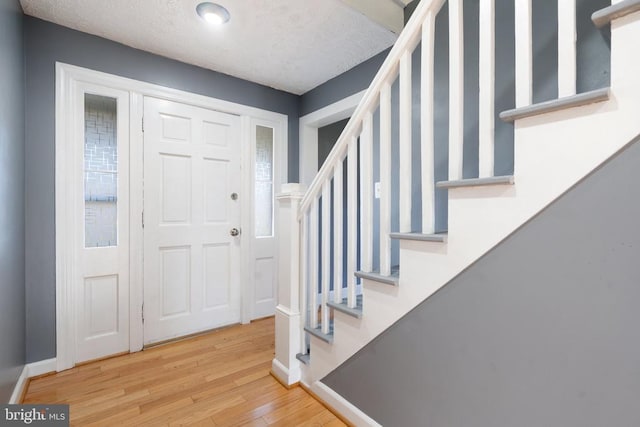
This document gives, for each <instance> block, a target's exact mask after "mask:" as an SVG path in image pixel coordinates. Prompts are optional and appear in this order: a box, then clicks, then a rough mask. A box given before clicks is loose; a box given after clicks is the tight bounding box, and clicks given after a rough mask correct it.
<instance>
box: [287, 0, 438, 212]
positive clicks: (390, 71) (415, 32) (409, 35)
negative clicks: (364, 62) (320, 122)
mask: <svg viewBox="0 0 640 427" xmlns="http://www.w3.org/2000/svg"><path fill="white" fill-rule="evenodd" d="M444 2H445V0H422V1H421V2H420V4H419V5H418V6H417V7H416V9H415V10H414V12H413V15H412V16H411V18H410V19H409V21H408V22H407V25H406V26H405V28H404V29H403V31H402V32H401V34H400V36H399V37H398V40H397V41H396V43H395V44H394V46H393V48H391V51H390V52H389V55H387V58H386V59H385V60H384V62H383V63H382V67H380V69H379V70H378V72H377V73H376V75H375V77H374V78H373V81H372V82H371V84H370V85H369V88H368V89H367V91H366V92H365V94H364V97H363V98H362V100H361V101H360V103H359V104H358V106H357V107H356V110H355V111H354V113H353V115H352V116H351V118H350V119H349V121H348V122H347V125H346V126H345V128H344V130H343V131H342V133H341V134H340V137H339V138H338V140H337V141H336V144H335V145H334V146H333V149H332V150H331V152H330V153H329V155H328V156H327V159H326V160H325V162H324V164H323V165H322V167H321V168H320V170H319V171H318V173H317V174H316V176H315V177H314V179H313V181H312V182H311V185H310V186H309V189H308V190H307V192H306V193H305V195H304V198H303V199H302V202H301V203H300V208H299V211H298V220H301V219H302V216H303V215H304V213H305V212H306V211H308V210H309V209H310V208H311V205H312V202H313V200H314V199H316V198H318V197H319V196H320V193H321V192H322V186H323V184H324V182H325V181H327V180H329V179H331V178H332V175H331V173H332V171H333V169H334V168H335V167H336V164H337V163H338V162H342V161H343V160H344V158H345V156H346V153H347V148H348V144H349V141H350V140H351V138H353V137H357V136H358V134H359V133H360V130H361V125H362V122H363V120H364V118H365V115H366V114H367V113H368V112H370V111H371V110H372V109H373V107H374V105H375V104H376V101H377V100H378V97H379V94H380V91H381V89H382V86H383V85H384V84H385V83H386V82H387V80H388V79H389V78H391V76H395V74H397V70H398V67H399V63H400V59H401V58H402V55H403V54H404V53H405V52H406V51H407V50H413V48H414V47H415V46H416V45H417V44H418V42H419V41H420V39H421V36H422V25H423V23H424V21H425V19H426V17H427V16H428V14H429V13H430V12H431V13H434V14H436V13H437V12H438V11H439V10H440V8H441V7H442V5H443V4H444Z"/></svg>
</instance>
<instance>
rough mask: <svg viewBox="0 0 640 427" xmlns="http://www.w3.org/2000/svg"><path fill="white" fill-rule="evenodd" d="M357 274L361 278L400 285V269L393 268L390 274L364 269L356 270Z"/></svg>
mask: <svg viewBox="0 0 640 427" xmlns="http://www.w3.org/2000/svg"><path fill="white" fill-rule="evenodd" d="M355 276H356V277H358V278H360V279H367V280H374V281H376V282H380V283H384V284H385V285H391V286H398V282H399V280H400V271H399V270H396V271H394V270H393V269H392V270H391V275H390V276H383V275H382V274H380V273H379V272H371V273H367V272H364V271H356V273H355Z"/></svg>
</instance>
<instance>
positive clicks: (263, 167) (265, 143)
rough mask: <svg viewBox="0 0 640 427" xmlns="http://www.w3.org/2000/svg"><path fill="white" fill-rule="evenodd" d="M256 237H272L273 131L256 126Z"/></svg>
mask: <svg viewBox="0 0 640 427" xmlns="http://www.w3.org/2000/svg"><path fill="white" fill-rule="evenodd" d="M255 167H256V170H255V172H256V182H255V188H256V189H255V213H256V217H255V225H256V237H271V236H273V129H272V128H269V127H265V126H256V165H255Z"/></svg>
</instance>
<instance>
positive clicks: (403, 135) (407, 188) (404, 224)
mask: <svg viewBox="0 0 640 427" xmlns="http://www.w3.org/2000/svg"><path fill="white" fill-rule="evenodd" d="M411 74H412V73H411V52H410V51H405V52H404V54H403V55H402V57H401V58H400V108H399V110H400V111H399V115H400V117H399V121H400V123H399V127H400V170H399V183H400V230H399V231H400V232H401V233H408V232H410V231H411V191H412V189H413V188H412V187H413V186H412V182H411V151H412V150H411V125H412V105H411Z"/></svg>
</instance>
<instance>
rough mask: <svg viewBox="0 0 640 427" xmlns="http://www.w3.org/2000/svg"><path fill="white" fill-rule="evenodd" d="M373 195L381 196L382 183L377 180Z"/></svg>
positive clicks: (377, 197)
mask: <svg viewBox="0 0 640 427" xmlns="http://www.w3.org/2000/svg"><path fill="white" fill-rule="evenodd" d="M373 197H375V198H376V199H379V198H380V183H379V182H376V183H375V184H373Z"/></svg>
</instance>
